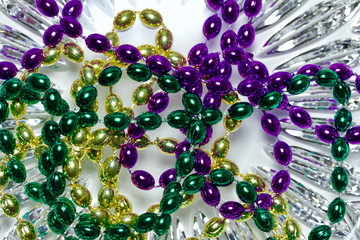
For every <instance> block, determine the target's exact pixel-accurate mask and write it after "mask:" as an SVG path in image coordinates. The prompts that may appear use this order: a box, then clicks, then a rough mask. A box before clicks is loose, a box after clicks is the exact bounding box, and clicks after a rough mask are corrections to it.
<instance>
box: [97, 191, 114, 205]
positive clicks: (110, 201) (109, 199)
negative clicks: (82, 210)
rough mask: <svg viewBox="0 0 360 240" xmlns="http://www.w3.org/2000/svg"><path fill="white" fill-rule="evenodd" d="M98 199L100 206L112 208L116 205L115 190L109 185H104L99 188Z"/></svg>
mask: <svg viewBox="0 0 360 240" xmlns="http://www.w3.org/2000/svg"><path fill="white" fill-rule="evenodd" d="M98 201H99V204H100V206H102V207H104V208H112V207H113V206H114V205H115V190H114V189H112V188H111V187H109V186H103V187H102V188H100V190H99V193H98Z"/></svg>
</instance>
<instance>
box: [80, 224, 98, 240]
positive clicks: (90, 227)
mask: <svg viewBox="0 0 360 240" xmlns="http://www.w3.org/2000/svg"><path fill="white" fill-rule="evenodd" d="M74 230H75V234H76V236H78V237H80V238H81V239H84V240H94V239H96V238H97V237H99V235H100V230H101V228H100V227H98V226H96V225H95V224H94V223H92V222H80V223H78V224H76V226H75V229H74Z"/></svg>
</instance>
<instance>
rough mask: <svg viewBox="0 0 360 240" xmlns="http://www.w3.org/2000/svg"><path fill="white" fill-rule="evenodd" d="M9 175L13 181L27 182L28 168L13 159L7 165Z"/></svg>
mask: <svg viewBox="0 0 360 240" xmlns="http://www.w3.org/2000/svg"><path fill="white" fill-rule="evenodd" d="M7 173H8V175H9V177H10V179H11V180H13V181H14V182H16V183H22V182H24V181H25V180H26V168H25V166H24V164H23V163H22V162H20V161H17V160H14V159H11V160H10V161H9V162H8V165H7Z"/></svg>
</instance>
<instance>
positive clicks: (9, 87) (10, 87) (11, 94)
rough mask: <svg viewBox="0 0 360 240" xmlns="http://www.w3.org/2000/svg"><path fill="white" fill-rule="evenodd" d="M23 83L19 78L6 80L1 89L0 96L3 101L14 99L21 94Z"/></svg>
mask: <svg viewBox="0 0 360 240" xmlns="http://www.w3.org/2000/svg"><path fill="white" fill-rule="evenodd" d="M22 88H23V83H22V82H21V81H20V80H19V79H17V78H11V79H9V80H6V81H5V82H4V83H3V84H2V85H1V87H0V96H1V98H3V99H6V100H10V99H14V98H16V97H17V96H19V94H20V93H21V90H22Z"/></svg>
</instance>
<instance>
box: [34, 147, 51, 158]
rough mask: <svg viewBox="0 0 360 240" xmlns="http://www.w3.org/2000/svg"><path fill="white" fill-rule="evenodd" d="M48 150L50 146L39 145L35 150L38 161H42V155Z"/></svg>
mask: <svg viewBox="0 0 360 240" xmlns="http://www.w3.org/2000/svg"><path fill="white" fill-rule="evenodd" d="M47 149H48V146H47V145H43V144H41V145H37V146H36V147H35V148H34V155H35V157H36V159H37V160H39V159H40V157H41V155H42V154H43V153H44V152H45V151H46V150H47Z"/></svg>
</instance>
